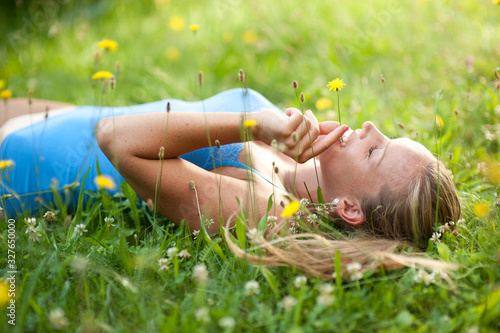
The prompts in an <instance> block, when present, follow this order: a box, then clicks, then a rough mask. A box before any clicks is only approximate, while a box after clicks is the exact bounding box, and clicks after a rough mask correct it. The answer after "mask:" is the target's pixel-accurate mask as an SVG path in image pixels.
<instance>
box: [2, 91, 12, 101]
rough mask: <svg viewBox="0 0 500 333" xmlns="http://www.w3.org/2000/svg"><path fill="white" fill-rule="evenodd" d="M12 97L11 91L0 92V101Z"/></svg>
mask: <svg viewBox="0 0 500 333" xmlns="http://www.w3.org/2000/svg"><path fill="white" fill-rule="evenodd" d="M11 97H12V90H10V89H5V90H2V92H0V98H1V99H4V100H5V99H9V98H11Z"/></svg>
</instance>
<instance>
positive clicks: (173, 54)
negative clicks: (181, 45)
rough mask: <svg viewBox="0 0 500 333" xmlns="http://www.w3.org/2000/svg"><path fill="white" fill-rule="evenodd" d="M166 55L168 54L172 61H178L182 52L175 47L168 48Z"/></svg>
mask: <svg viewBox="0 0 500 333" xmlns="http://www.w3.org/2000/svg"><path fill="white" fill-rule="evenodd" d="M165 55H166V56H167V58H168V60H171V61H178V60H179V59H180V58H181V52H180V51H179V50H178V49H176V48H175V47H170V48H168V49H167V51H166V52H165Z"/></svg>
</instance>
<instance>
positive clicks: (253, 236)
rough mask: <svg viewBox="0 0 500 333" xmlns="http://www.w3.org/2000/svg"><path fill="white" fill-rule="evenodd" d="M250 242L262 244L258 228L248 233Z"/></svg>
mask: <svg viewBox="0 0 500 333" xmlns="http://www.w3.org/2000/svg"><path fill="white" fill-rule="evenodd" d="M247 237H248V240H249V241H250V242H251V243H254V244H260V243H261V242H262V236H261V235H260V233H259V231H258V230H257V228H252V229H250V230H248V231H247Z"/></svg>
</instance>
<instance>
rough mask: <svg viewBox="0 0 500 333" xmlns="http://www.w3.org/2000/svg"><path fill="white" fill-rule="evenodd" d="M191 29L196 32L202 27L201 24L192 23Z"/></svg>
mask: <svg viewBox="0 0 500 333" xmlns="http://www.w3.org/2000/svg"><path fill="white" fill-rule="evenodd" d="M189 29H190V30H191V31H194V32H196V31H198V29H200V26H199V25H198V24H191V25H190V26H189Z"/></svg>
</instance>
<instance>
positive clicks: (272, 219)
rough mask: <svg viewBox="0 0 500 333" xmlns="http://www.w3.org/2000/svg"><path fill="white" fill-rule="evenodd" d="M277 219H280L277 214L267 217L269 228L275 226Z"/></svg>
mask: <svg viewBox="0 0 500 333" xmlns="http://www.w3.org/2000/svg"><path fill="white" fill-rule="evenodd" d="M276 221H278V218H277V217H276V216H268V217H267V225H268V227H269V228H274V226H275V225H276Z"/></svg>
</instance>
